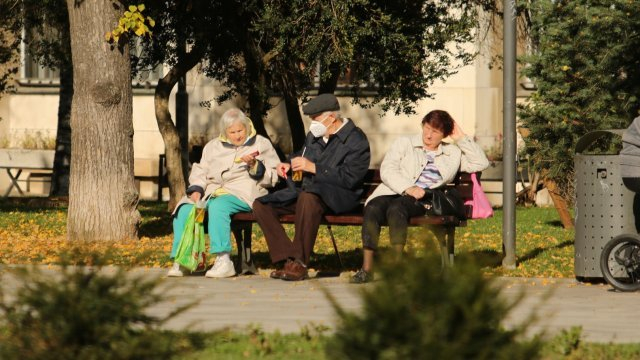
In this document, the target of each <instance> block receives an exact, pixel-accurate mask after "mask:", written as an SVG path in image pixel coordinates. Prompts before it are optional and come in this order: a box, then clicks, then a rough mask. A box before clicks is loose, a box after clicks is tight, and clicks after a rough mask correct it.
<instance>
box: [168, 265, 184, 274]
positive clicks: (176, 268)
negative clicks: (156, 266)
mask: <svg viewBox="0 0 640 360" xmlns="http://www.w3.org/2000/svg"><path fill="white" fill-rule="evenodd" d="M183 276H184V273H183V272H182V270H180V264H178V263H177V262H174V263H173V266H172V267H171V269H169V272H168V273H167V277H183Z"/></svg>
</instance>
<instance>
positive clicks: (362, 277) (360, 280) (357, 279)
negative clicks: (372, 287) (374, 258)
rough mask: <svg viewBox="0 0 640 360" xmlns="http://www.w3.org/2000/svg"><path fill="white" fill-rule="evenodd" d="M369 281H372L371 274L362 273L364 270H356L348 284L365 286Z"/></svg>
mask: <svg viewBox="0 0 640 360" xmlns="http://www.w3.org/2000/svg"><path fill="white" fill-rule="evenodd" d="M371 281H373V274H372V273H371V272H367V271H364V269H360V270H358V272H356V273H355V274H354V275H353V276H352V277H351V279H349V282H350V283H352V284H366V283H368V282H371Z"/></svg>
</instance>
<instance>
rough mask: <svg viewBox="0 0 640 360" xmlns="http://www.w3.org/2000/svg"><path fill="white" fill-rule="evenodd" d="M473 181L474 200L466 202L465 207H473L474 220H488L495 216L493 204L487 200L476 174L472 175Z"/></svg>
mask: <svg viewBox="0 0 640 360" xmlns="http://www.w3.org/2000/svg"><path fill="white" fill-rule="evenodd" d="M471 181H472V182H473V198H472V199H469V200H467V201H465V202H464V204H465V205H471V206H472V207H473V213H472V215H471V218H472V219H486V218H488V217H492V216H493V208H491V203H490V202H489V199H487V195H485V193H484V191H482V186H480V182H479V181H478V178H477V177H476V173H472V174H471Z"/></svg>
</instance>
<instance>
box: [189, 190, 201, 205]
mask: <svg viewBox="0 0 640 360" xmlns="http://www.w3.org/2000/svg"><path fill="white" fill-rule="evenodd" d="M201 197H202V195H200V193H199V192H197V191H194V192H192V193H191V195H189V199H191V201H193V202H194V203H196V202H198V201H200V198H201Z"/></svg>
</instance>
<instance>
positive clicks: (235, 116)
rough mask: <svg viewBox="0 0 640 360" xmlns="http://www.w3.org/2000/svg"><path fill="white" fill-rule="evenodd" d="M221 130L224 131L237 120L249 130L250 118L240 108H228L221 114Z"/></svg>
mask: <svg viewBox="0 0 640 360" xmlns="http://www.w3.org/2000/svg"><path fill="white" fill-rule="evenodd" d="M221 120H222V131H226V130H227V128H229V126H231V125H233V124H235V123H237V122H239V123H241V124H242V125H244V127H245V128H246V129H247V131H249V129H250V128H251V126H250V123H251V120H249V118H248V117H247V115H245V114H244V113H243V112H242V110H240V109H237V108H233V109H229V110H227V111H225V112H224V114H222V119H221Z"/></svg>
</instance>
